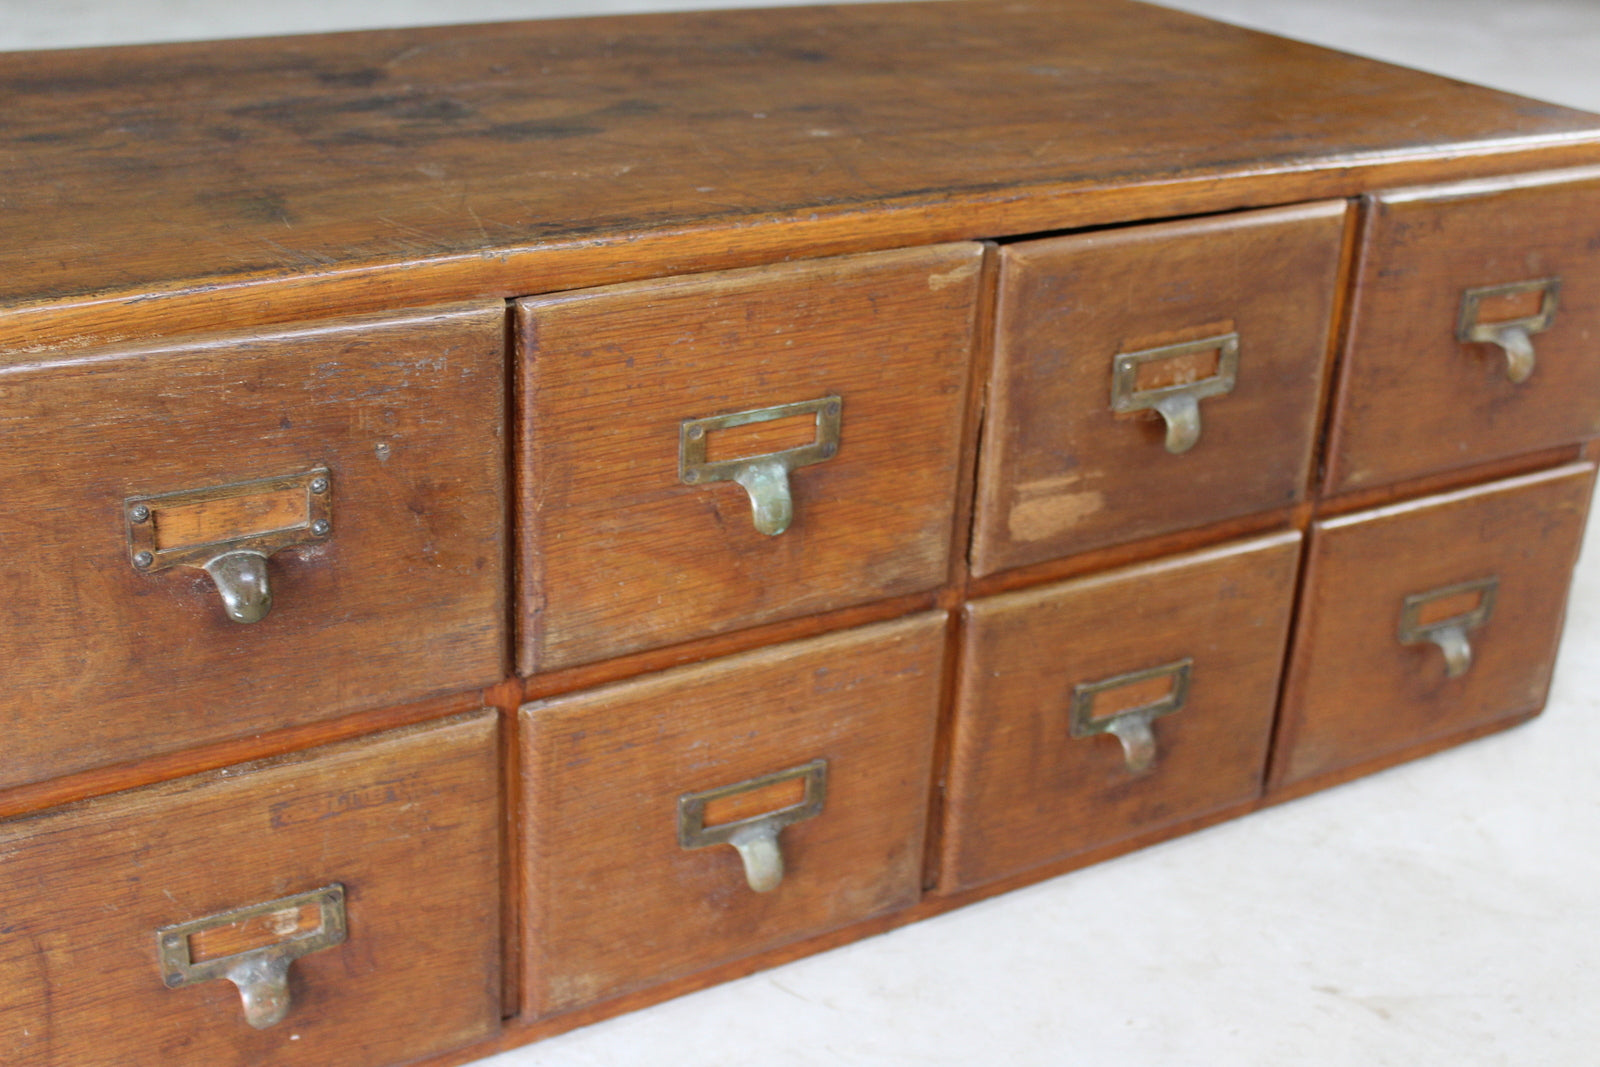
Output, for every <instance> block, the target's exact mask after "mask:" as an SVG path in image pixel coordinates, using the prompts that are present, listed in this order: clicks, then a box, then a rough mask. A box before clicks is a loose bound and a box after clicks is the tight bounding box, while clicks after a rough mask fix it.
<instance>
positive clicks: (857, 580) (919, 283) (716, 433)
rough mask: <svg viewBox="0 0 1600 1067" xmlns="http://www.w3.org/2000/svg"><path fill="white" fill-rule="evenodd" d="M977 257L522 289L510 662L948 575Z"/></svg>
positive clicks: (728, 625)
mask: <svg viewBox="0 0 1600 1067" xmlns="http://www.w3.org/2000/svg"><path fill="white" fill-rule="evenodd" d="M980 257H981V252H980V249H979V248H978V246H976V245H944V246H939V247H935V248H929V249H919V250H912V251H906V252H885V253H878V254H872V255H863V256H853V257H847V258H841V259H833V260H822V261H814V262H807V263H795V264H784V265H779V266H773V267H764V268H760V269H756V270H744V271H733V272H729V273H724V274H708V275H699V276H694V277H687V278H678V279H672V280H666V281H656V282H648V283H642V284H630V285H619V286H613V287H610V288H604V289H595V290H590V291H587V292H580V293H572V294H562V295H557V296H552V297H541V298H537V299H527V300H522V301H520V302H519V303H518V307H517V315H518V321H519V327H520V336H521V352H520V360H521V370H520V373H521V375H522V393H523V411H522V416H521V417H522V419H523V426H524V428H523V438H524V441H525V445H526V453H525V456H524V459H523V462H524V465H525V467H524V472H523V478H524V481H523V487H522V490H521V493H520V497H519V514H518V522H519V525H520V527H521V529H522V531H523V534H524V537H525V540H524V542H523V547H522V551H521V557H520V558H521V575H520V583H519V591H520V595H521V608H520V618H521V622H522V626H523V630H522V634H521V637H520V641H519V664H520V669H521V670H522V671H523V672H524V673H527V674H531V673H534V672H535V671H538V670H545V669H550V668H553V667H563V666H569V665H572V664H577V663H583V662H587V661H590V660H596V659H601V658H604V657H606V656H610V655H615V654H618V653H623V652H629V651H633V650H636V649H642V648H649V647H653V646H657V645H663V644H669V643H673V642H678V641H684V640H687V639H690V638H696V637H703V636H706V635H709V634H714V633H720V632H724V631H728V630H735V629H739V628H741V627H746V626H751V625H755V624H758V623H763V622H769V621H774V620H777V619H783V618H790V617H794V616H799V615H805V614H810V613H813V612H819V611H826V610H830V609H833V608H840V607H844V606H847V605H850V604H856V603H863V602H866V601H869V600H872V599H876V598H879V597H888V596H894V595H898V594H906V593H915V592H920V591H923V590H928V589H932V588H934V587H935V586H937V585H939V584H940V583H941V582H943V581H944V578H945V575H946V571H947V566H948V561H949V551H950V550H949V545H950V535H951V526H952V524H953V517H954V504H955V500H954V496H955V486H956V473H957V467H958V455H959V450H960V449H959V438H960V431H961V422H962V416H963V398H964V395H965V384H966V367H967V361H968V355H969V350H970V348H971V342H972V330H973V313H974V306H975V301H976V295H977V291H978V265H979V260H980ZM791 405H792V406H793V407H790V406H791ZM754 412H760V413H761V414H749V413H754ZM769 416H777V417H769ZM747 419H750V420H755V421H746V422H745V424H744V425H738V423H740V422H742V421H745V420H747ZM835 429H836V430H837V434H836V438H837V439H836V441H834V440H833V436H834V435H833V431H834V430H835ZM759 457H767V458H766V459H765V460H761V461H760V462H745V463H738V462H735V461H736V460H752V461H754V460H757V459H758V458H759ZM702 461H703V462H702ZM785 465H787V466H792V467H793V468H794V469H793V470H791V471H787V472H785V471H784V470H781V469H777V470H775V469H774V467H780V468H781V467H783V466H785ZM736 477H737V478H742V479H744V481H735V480H732V479H734V478H736ZM745 481H748V482H750V483H751V484H752V485H754V486H756V488H753V489H751V490H750V491H749V492H748V493H747V491H746V489H745V488H744V484H745ZM783 487H787V493H788V499H789V506H790V509H791V516H792V522H790V523H789V525H788V526H787V529H784V530H783V532H781V533H779V532H777V530H778V529H779V528H781V527H782V525H783V523H782V512H783V507H782V503H781V498H782V495H783V492H784V489H783ZM757 495H759V496H760V498H761V500H762V505H761V509H760V512H761V515H760V522H759V525H761V526H763V527H764V528H765V530H766V532H763V530H762V529H760V528H758V515H757V509H756V507H755V505H754V504H753V500H754V499H755V498H756V497H757Z"/></svg>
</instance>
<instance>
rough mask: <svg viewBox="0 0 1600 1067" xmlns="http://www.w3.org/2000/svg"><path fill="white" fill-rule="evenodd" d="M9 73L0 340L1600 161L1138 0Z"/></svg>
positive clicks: (59, 56)
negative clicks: (145, 313) (149, 309)
mask: <svg viewBox="0 0 1600 1067" xmlns="http://www.w3.org/2000/svg"><path fill="white" fill-rule="evenodd" d="M0 102H3V104H4V122H3V123H0V189H4V190H5V193H4V194H3V195H0V344H6V345H12V344H24V343H26V339H31V340H32V341H33V342H34V343H36V344H38V345H41V346H46V347H48V346H50V345H52V344H55V343H58V342H60V343H66V341H67V339H68V338H72V337H77V338H80V339H83V338H88V339H91V340H92V339H94V337H111V336H116V335H117V330H118V329H119V328H125V329H132V327H131V326H128V325H127V322H128V320H129V319H130V317H131V318H138V317H140V314H139V312H138V311H137V309H136V307H135V305H137V304H138V303H141V302H145V301H151V300H153V301H154V302H155V303H156V304H158V305H162V306H163V307H168V308H170V307H172V306H175V305H172V304H170V303H168V304H162V302H163V301H164V300H170V299H171V298H173V297H174V296H178V297H182V296H183V294H185V293H188V294H205V295H206V296H207V299H210V300H212V301H213V302H215V301H217V300H218V299H219V298H218V297H217V296H216V295H215V294H216V293H217V291H218V290H223V291H224V293H223V296H222V297H221V298H220V300H221V303H222V304H223V305H226V304H228V302H229V300H230V299H231V296H230V294H232V295H235V296H238V301H237V302H236V303H235V305H234V306H233V307H232V309H231V311H230V315H229V319H228V320H227V321H233V322H239V321H252V322H254V321H257V320H258V319H259V318H260V317H261V316H263V315H265V316H267V317H269V318H270V317H271V315H273V314H278V313H294V312H293V309H294V307H295V306H296V300H295V298H294V297H292V296H290V297H288V298H284V296H283V294H285V293H288V292H289V291H291V290H300V291H309V290H315V291H316V295H315V299H313V298H312V297H310V296H307V297H306V298H305V301H304V302H305V304H306V306H308V307H316V306H320V307H323V308H326V307H327V306H329V305H330V303H331V302H339V306H341V307H343V306H345V302H344V300H345V296H346V290H347V289H348V290H349V291H351V292H354V291H355V290H356V289H358V288H365V289H368V290H370V289H371V288H372V287H373V286H374V284H377V286H378V288H379V289H384V290H387V291H388V292H387V302H389V303H393V302H394V301H395V300H399V301H400V302H401V303H402V304H407V305H415V304H417V303H418V302H421V301H431V300H435V299H438V300H458V299H470V298H479V297H509V296H514V295H520V294H526V293H537V292H549V291H558V290H562V289H570V288H576V287H580V286H586V285H592V284H604V283H609V282H617V281H627V280H635V279H638V278H644V277H650V276H653V275H658V274H663V273H681V272H683V271H686V270H696V269H716V268H721V267H724V266H748V265H754V264H757V263H760V262H765V261H771V260H774V259H781V258H792V257H795V256H802V255H804V256H810V255H829V254H840V253H845V252H852V251H871V250H875V249H879V248H888V247H896V246H901V245H906V244H925V243H933V242H937V241H945V240H963V239H970V238H976V237H998V236H1007V235H1014V234H1020V233H1030V232H1039V231H1049V230H1056V229H1068V228H1075V227H1082V226H1093V225H1105V224H1109V223H1113V222H1131V221H1139V220H1142V219H1148V218H1159V217H1168V216H1175V215H1184V214H1196V213H1203V212H1210V211H1225V210H1234V209H1237V208H1242V207H1258V206H1265V205H1268V204H1273V203H1288V202H1294V201H1298V200H1306V199H1317V198H1324V197H1330V196H1331V197H1337V196H1351V195H1357V194H1360V193H1366V192H1372V191H1376V190H1378V189H1381V188H1393V187H1395V186H1398V185H1415V184H1424V183H1436V182H1446V181H1454V180H1459V179H1464V178H1477V177H1486V176H1493V175H1500V174H1512V173H1517V172H1520V171H1527V170H1540V169H1552V168H1559V167H1568V166H1578V165H1585V164H1596V163H1600V117H1597V116H1594V115H1589V114H1586V113H1584V112H1580V111H1575V110H1572V109H1568V108H1564V107H1559V106H1556V105H1552V104H1544V103H1540V102H1537V101H1533V100H1529V99H1526V98H1523V97H1517V96H1512V95H1510V94H1506V93H1502V92H1498V91H1495V90H1490V89H1485V88H1479V87H1476V86H1471V85H1467V84H1464V83H1461V82H1455V81H1451V80H1449V79H1446V78H1441V77H1438V76H1435V75H1429V74H1424V73H1420V72H1417V71H1412V70H1407V69H1404V68H1400V67H1396V66H1391V65H1389V64H1385V63H1382V62H1378V61H1376V60H1370V59H1364V58H1360V57H1356V56H1350V55H1345V54H1342V53H1338V52H1333V51H1330V50H1327V49H1323V48H1319V47H1316V46H1313V45H1308V44H1303V43H1299V42H1295V41H1290V40H1286V39H1282V38H1277V37H1272V36H1269V35H1266V34H1262V33H1258V32H1255V31H1252V30H1247V29H1242V28H1239V27H1236V26H1231V25H1227V24H1224V23H1219V22H1213V21H1210V20H1207V19H1203V18H1200V17H1197V16H1193V15H1188V14H1183V13H1179V12H1175V11H1169V10H1166V9H1163V8H1158V7H1153V6H1147V5H1144V4H1140V3H1134V2H1131V0H1053V2H1025V0H1018V2H1005V0H961V2H938V3H925V2H924V3H892V4H864V5H845V6H838V7H826V8H773V9H766V10H757V11H705V12H686V13H670V14H651V15H628V16H610V17H603V18H590V19H560V20H544V21H533V22H522V23H500V24H489V25H465V26H445V27H431V28H421V29H400V30H375V31H364V32H356V33H337V34H320V35H311V36H302V37H275V38H258V39H252V40H239V41H228V42H220V43H219V42H201V43H184V44H170V45H127V46H118V47H112V48H98V49H69V50H60V51H43V52H13V53H0ZM236 290H237V291H238V292H237V293H236V292H235V291H236ZM268 291H270V292H271V293H272V294H273V295H272V296H267V295H263V294H265V293H267V292H268ZM246 292H247V293H248V295H238V294H239V293H246ZM402 292H404V293H411V294H414V295H413V296H411V297H410V298H405V297H402V296H400V295H398V294H400V293H402ZM184 299H187V298H184ZM179 303H180V304H181V303H183V299H180V300H179ZM265 304H273V305H275V307H277V309H278V310H277V311H268V310H266V309H265V308H264V307H262V305H265ZM382 306H384V303H383V302H377V303H372V304H370V305H368V306H362V305H361V301H360V299H359V298H357V299H356V302H355V307H354V309H355V310H377V309H378V308H380V307H382ZM252 307H253V310H252ZM130 309H132V310H130ZM56 320H59V321H56ZM52 322H54V323H55V324H54V325H51V323H52ZM119 323H121V324H122V326H121V327H119V325H118V324H119ZM86 324H93V325H86ZM197 325H198V324H197ZM135 332H142V331H135ZM90 335H94V337H90Z"/></svg>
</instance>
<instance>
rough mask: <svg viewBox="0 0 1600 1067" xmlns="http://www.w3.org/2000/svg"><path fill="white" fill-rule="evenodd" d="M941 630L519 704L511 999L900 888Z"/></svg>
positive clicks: (906, 890)
mask: <svg viewBox="0 0 1600 1067" xmlns="http://www.w3.org/2000/svg"><path fill="white" fill-rule="evenodd" d="M945 629H946V616H945V615H944V614H943V613H933V612H930V613H926V614H921V615H915V616H912V617H910V618H909V619H904V620H900V621H897V622H890V623H881V624H877V625H874V626H867V627H862V628H860V629H856V630H849V631H845V632H843V633H839V634H832V635H828V636H825V637H819V638H812V639H810V640H807V641H801V642H795V643H792V644H788V645H779V646H775V647H772V648H767V649H763V650H760V651H757V652H751V653H746V654H743V655H739V656H731V657H728V658H727V659H724V660H717V661H712V662H708V663H703V664H698V665H695V666H692V667H683V668H678V669H676V670H672V671H668V672H664V673H662V674H659V675H653V676H647V677H644V678H640V679H636V680H634V681H629V682H623V683H619V684H617V685H613V686H608V687H605V688H602V689H597V690H594V691H591V692H587V693H580V694H576V695H573V696H570V697H561V698H557V699H554V700H549V701H545V702H543V703H539V704H530V705H527V706H526V707H524V708H523V710H522V724H523V727H524V731H525V734H524V746H525V747H524V750H523V755H522V760H523V773H524V776H525V784H524V802H523V815H524V818H525V819H526V820H527V821H526V827H527V829H526V849H527V853H526V855H525V857H524V863H525V864H526V868H525V872H524V886H525V893H526V907H527V911H526V915H525V918H524V924H523V933H524V938H525V941H524V968H525V971H524V977H523V989H524V993H525V996H527V998H528V1004H527V1010H528V1012H529V1013H530V1014H532V1015H546V1014H552V1013H555V1012H560V1011H564V1010H568V1009H571V1008H576V1007H580V1006H582V1005H584V1004H587V1003H590V1002H593V1001H598V1000H604V999H606V998H608V997H612V996H616V995H618V994H621V993H625V992H628V991H629V990H632V989H637V988H641V987H643V986H646V985H651V984H654V983H658V982H662V981H666V980H668V979H671V978H676V977H679V976H682V975H686V974H691V973H693V972H695V971H697V970H703V969H705V968H707V967H711V966H713V965H715V964H718V963H722V962H725V961H727V960H731V959H735V958H738V957H740V956H745V955H749V954H752V953H755V952H758V951H760V950H762V949H768V948H773V947H776V946H778V945H782V944H785V943H787V942H790V941H795V940H798V939H800V938H803V937H806V936H808V935H812V934H820V933H824V932H826V931H828V930H832V929H835V928H837V927H840V926H844V925H846V924H848V923H851V922H854V921H857V920H860V919H865V918H868V917H870V916H872V915H876V914H880V913H883V912H887V911H892V910H894V909H897V908H901V907H905V906H907V905H910V904H912V903H914V902H915V901H916V900H917V897H918V894H919V890H920V881H921V871H922V836H923V830H924V825H925V817H924V811H925V809H926V806H927V801H928V789H929V775H930V773H931V760H932V751H933V737H934V723H935V719H936V716H937V709H938V701H939V686H940V679H941V662H942V658H943V657H942V653H943V647H944V637H945Z"/></svg>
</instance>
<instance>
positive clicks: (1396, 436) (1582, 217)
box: [1328, 174, 1600, 492]
mask: <svg viewBox="0 0 1600 1067" xmlns="http://www.w3.org/2000/svg"><path fill="white" fill-rule="evenodd" d="M1560 177H1561V176H1560V175H1559V174H1556V175H1543V176H1535V177H1533V178H1531V179H1530V178H1521V179H1498V180H1492V181H1482V182H1474V183H1471V184H1469V185H1461V186H1444V187H1434V188H1427V189H1415V190H1403V191H1399V192H1395V193H1391V194H1386V195H1383V196H1379V197H1376V198H1374V199H1373V200H1372V202H1371V204H1370V205H1369V212H1368V218H1367V223H1366V235H1365V237H1364V239H1363V246H1364V247H1363V252H1362V265H1361V268H1360V275H1359V281H1358V285H1357V292H1356V300H1355V305H1354V313H1353V318H1352V320H1351V327H1350V334H1349V343H1348V351H1347V352H1346V354H1345V358H1344V369H1343V371H1342V373H1341V378H1342V381H1341V384H1340V396H1339V401H1338V405H1337V412H1336V417H1335V421H1334V426H1333V432H1332V437H1331V439H1330V446H1329V451H1328V488H1329V490H1330V491H1333V492H1338V491H1343V490H1350V489H1360V488H1363V487H1366V486H1374V485H1382V484H1385V483H1388V482H1393V481H1399V480H1403V479H1406V478H1412V477H1417V476H1421V475H1426V474H1430V473H1433V472H1436V471H1443V470H1449V469H1451V468H1455V467H1462V466H1467V465H1470V464H1473V463H1476V462H1481V461H1486V460H1493V459H1497V458H1501V457H1505V456H1511V455H1515V454H1517V453H1520V452H1529V451H1535V450H1538V449H1541V448H1545V447H1550V446H1555V445H1560V444H1564V443H1567V442H1571V441H1576V440H1579V439H1581V438H1585V437H1589V436H1591V435H1593V434H1596V433H1600V346H1597V345H1596V337H1597V336H1600V179H1594V178H1591V179H1588V180H1583V181H1575V180H1574V181H1564V180H1559V179H1560Z"/></svg>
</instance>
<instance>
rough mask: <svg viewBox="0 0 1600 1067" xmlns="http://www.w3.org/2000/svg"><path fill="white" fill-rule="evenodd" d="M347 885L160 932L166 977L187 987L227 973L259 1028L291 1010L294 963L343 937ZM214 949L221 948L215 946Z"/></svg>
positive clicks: (250, 1020) (248, 1015) (247, 1017)
mask: <svg viewBox="0 0 1600 1067" xmlns="http://www.w3.org/2000/svg"><path fill="white" fill-rule="evenodd" d="M344 903H345V893H344V886H342V885H339V884H338V883H334V884H332V885H325V886H323V887H322V888H321V889H313V890H311V891H310V892H309V893H299V894H296V895H295V896H292V897H282V898H279V899H277V900H269V901H267V902H266V903H264V904H252V905H250V906H248V907H244V908H239V909H237V910H234V911H229V912H223V913H221V914H218V915H209V916H207V917H206V918H204V919H195V920H193V921H192V922H186V923H178V924H177V925H174V926H167V927H163V928H162V929H160V930H157V931H156V945H157V949H158V952H159V956H160V964H161V975H162V982H163V983H164V984H165V985H166V987H167V988H168V989H182V988H183V987H185V986H190V985H194V984H196V983H199V982H209V981H211V980H213V979H217V978H225V979H227V980H228V981H230V982H232V983H233V984H234V985H235V986H236V987H237V988H238V990H239V999H240V1001H241V1003H242V1004H243V1006H244V1017H245V1021H246V1022H247V1023H249V1024H250V1025H251V1026H253V1027H254V1028H255V1029H257V1030H265V1029H267V1028H268V1027H270V1026H275V1025H277V1024H278V1023H280V1022H282V1021H283V1020H284V1018H285V1017H286V1016H287V1015H288V1014H289V1008H290V996H289V965H290V964H291V963H293V962H294V961H295V960H297V959H299V958H300V957H302V956H308V955H310V954H311V953H313V952H320V951H321V950H322V949H325V948H332V947H333V946H334V945H338V944H341V943H342V942H343V941H344V939H345V931H346V923H345V909H344ZM212 950H215V951H212Z"/></svg>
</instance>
